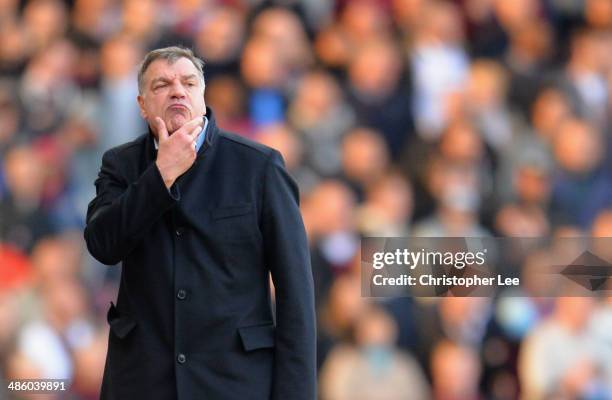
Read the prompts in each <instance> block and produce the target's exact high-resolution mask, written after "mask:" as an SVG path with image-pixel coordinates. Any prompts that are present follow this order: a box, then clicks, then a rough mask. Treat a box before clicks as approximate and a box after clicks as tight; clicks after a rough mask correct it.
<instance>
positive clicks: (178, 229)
mask: <svg viewBox="0 0 612 400" xmlns="http://www.w3.org/2000/svg"><path fill="white" fill-rule="evenodd" d="M184 232H185V228H176V231H175V232H174V233H176V236H181V235H182V234H183V233H184Z"/></svg>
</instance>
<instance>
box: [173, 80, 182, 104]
mask: <svg viewBox="0 0 612 400" xmlns="http://www.w3.org/2000/svg"><path fill="white" fill-rule="evenodd" d="M170 97H172V98H173V99H182V98H184V97H185V88H184V87H183V84H182V83H181V82H180V81H179V80H175V81H174V82H172V86H171V88H170Z"/></svg>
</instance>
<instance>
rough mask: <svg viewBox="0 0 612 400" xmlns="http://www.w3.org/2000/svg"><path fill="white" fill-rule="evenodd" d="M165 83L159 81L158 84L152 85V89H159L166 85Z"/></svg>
mask: <svg viewBox="0 0 612 400" xmlns="http://www.w3.org/2000/svg"><path fill="white" fill-rule="evenodd" d="M166 86H167V85H166V84H165V83H160V84H158V85H155V86H153V90H157V89H161V88H164V87H166Z"/></svg>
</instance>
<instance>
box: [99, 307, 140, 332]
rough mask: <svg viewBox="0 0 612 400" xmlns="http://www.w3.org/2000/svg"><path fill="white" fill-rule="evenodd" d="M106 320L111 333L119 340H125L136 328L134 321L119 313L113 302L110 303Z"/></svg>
mask: <svg viewBox="0 0 612 400" xmlns="http://www.w3.org/2000/svg"><path fill="white" fill-rule="evenodd" d="M106 320H107V321H108V324H109V325H110V329H111V332H113V333H114V334H115V336H117V337H118V338H119V339H123V338H125V337H126V336H127V335H128V334H129V333H130V332H131V331H132V330H133V329H134V328H135V327H136V321H134V319H133V318H132V317H131V316H129V315H127V314H122V313H119V310H118V309H117V307H116V306H115V304H114V303H113V302H111V305H110V308H109V309H108V313H107V314H106Z"/></svg>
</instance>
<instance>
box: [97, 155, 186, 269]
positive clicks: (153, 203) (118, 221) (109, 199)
mask: <svg viewBox="0 0 612 400" xmlns="http://www.w3.org/2000/svg"><path fill="white" fill-rule="evenodd" d="M95 185H96V197H95V198H94V199H93V200H92V201H91V202H90V203H89V206H88V208H87V225H86V227H85V241H86V242H87V248H88V250H89V252H90V253H91V254H92V255H93V256H94V257H95V258H96V259H97V260H98V261H100V262H101V263H103V264H107V265H113V264H117V263H118V262H119V261H121V260H123V259H124V258H125V257H126V256H127V255H128V254H129V253H130V251H131V250H132V249H133V248H134V246H135V245H136V244H138V242H139V241H140V240H141V239H142V238H143V236H144V235H145V234H146V233H147V231H148V230H149V229H150V227H151V226H152V225H153V223H154V222H155V221H157V220H158V219H159V218H160V217H161V216H162V215H163V213H164V212H165V211H166V210H167V209H169V208H170V207H171V206H172V205H173V204H174V203H175V202H176V201H177V200H178V199H179V197H180V195H179V193H178V187H177V186H176V185H174V186H172V188H171V190H167V188H166V186H165V185H164V181H163V178H162V177H161V174H160V172H159V169H158V168H157V165H156V164H155V163H154V162H153V163H151V164H150V165H149V166H148V167H147V169H145V171H144V172H143V173H142V175H140V177H139V178H138V179H137V180H136V181H134V182H128V181H127V180H126V179H124V178H123V177H122V175H121V164H120V159H119V157H118V156H117V154H116V152H115V151H114V150H112V149H111V150H109V151H107V152H106V153H104V156H103V157H102V167H101V168H100V172H99V174H98V178H97V179H96V182H95Z"/></svg>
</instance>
